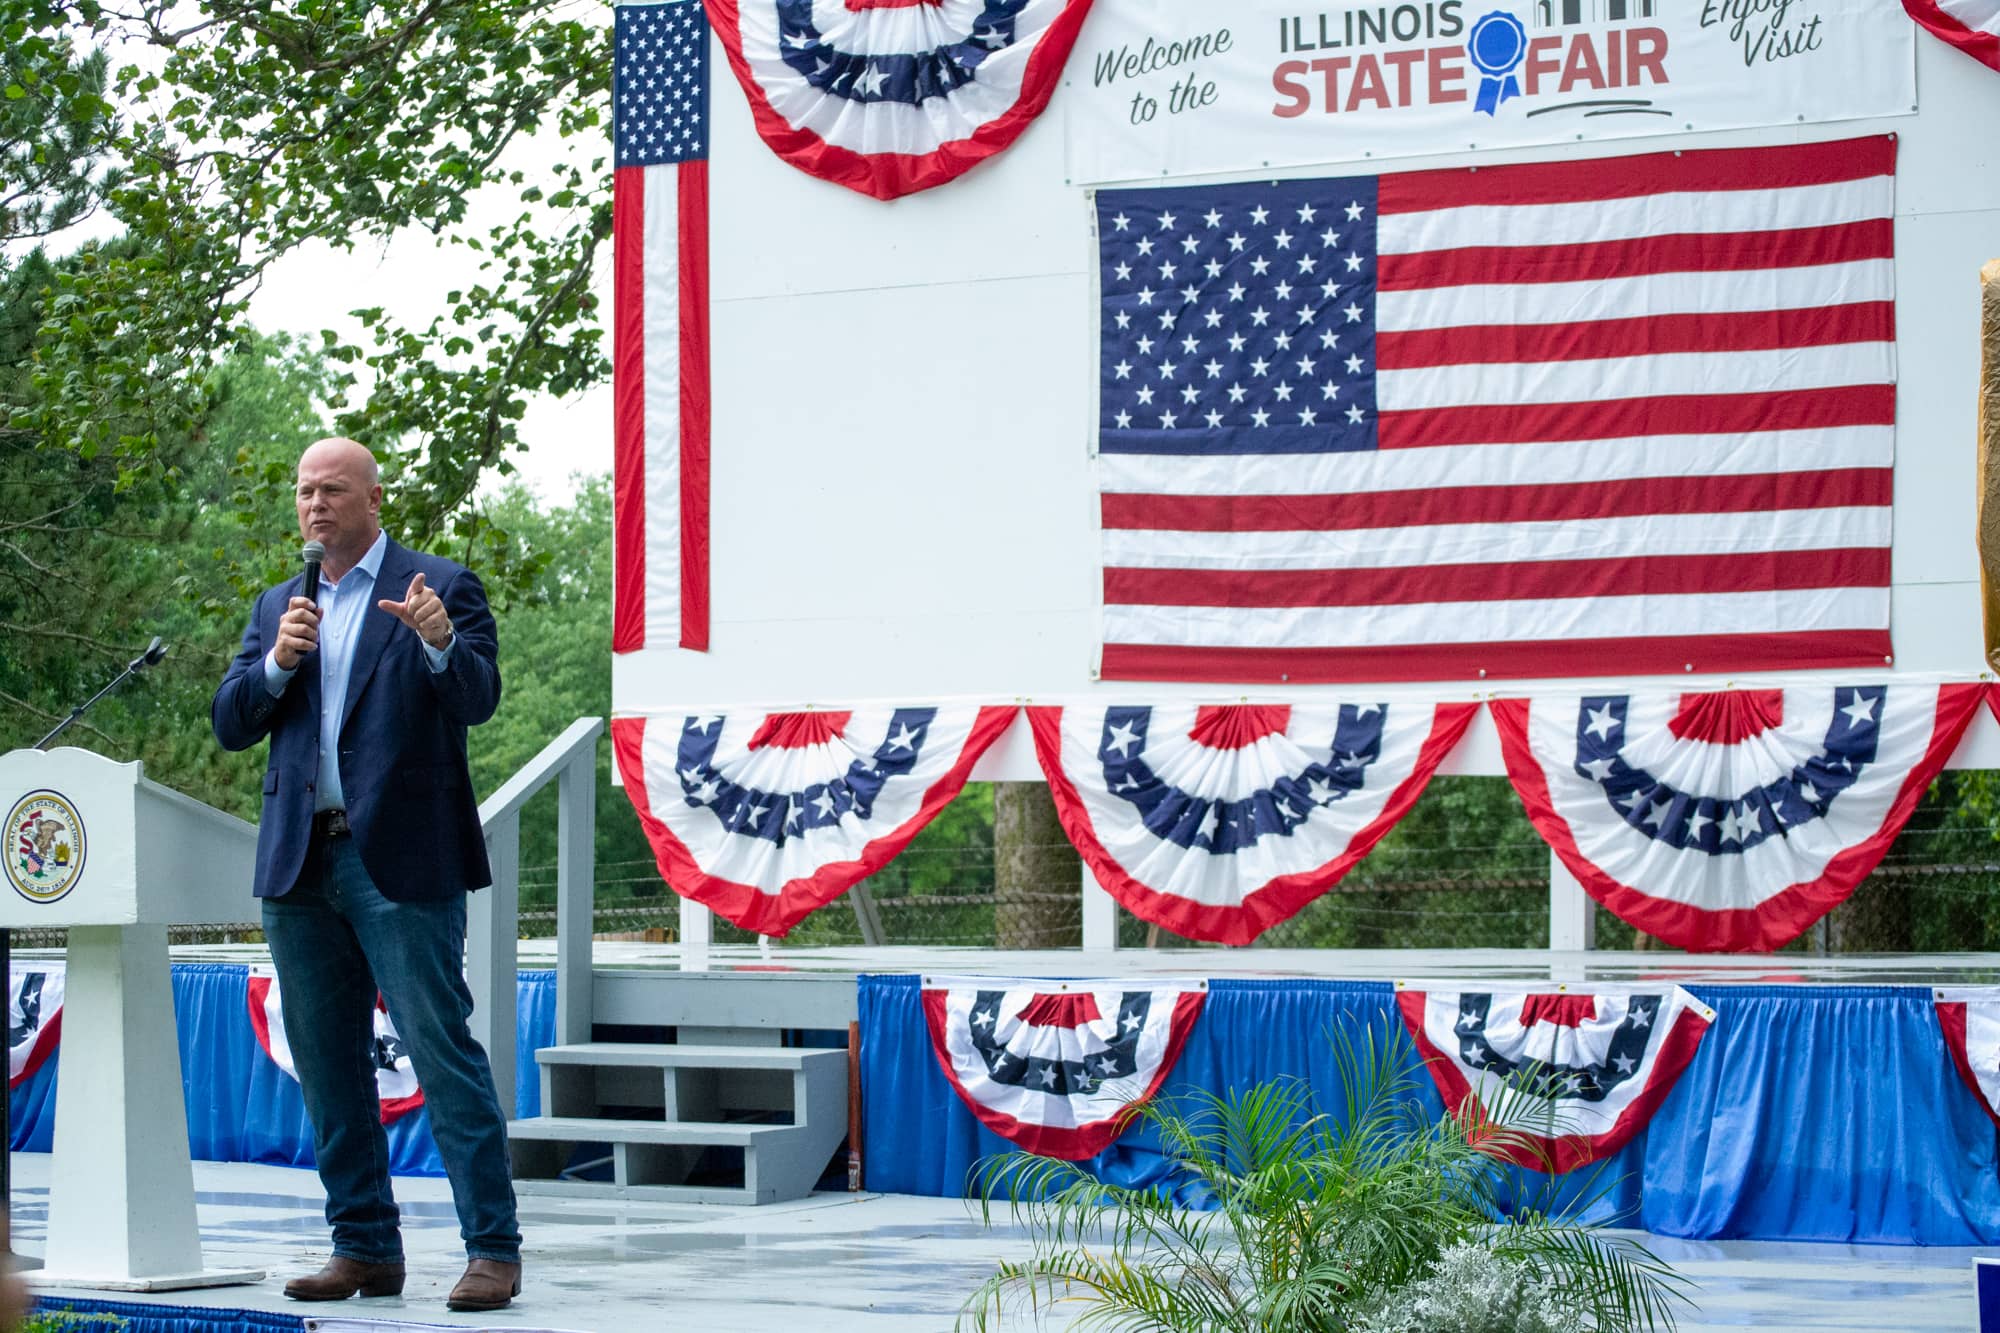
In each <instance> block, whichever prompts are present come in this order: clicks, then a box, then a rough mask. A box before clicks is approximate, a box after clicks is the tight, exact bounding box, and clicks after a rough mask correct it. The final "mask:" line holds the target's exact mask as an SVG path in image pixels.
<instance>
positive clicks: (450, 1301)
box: [444, 1259, 521, 1310]
mask: <svg viewBox="0 0 2000 1333" xmlns="http://www.w3.org/2000/svg"><path fill="white" fill-rule="evenodd" d="M520 1294H521V1265H519V1264H509V1263H502V1262H501V1261H500V1260H498V1259H473V1260H471V1261H469V1262H468V1263H467V1264H466V1265H465V1276H464V1277H462V1278H460V1279H459V1280H458V1285H457V1286H455V1287H453V1288H452V1289H451V1295H449V1296H447V1297H445V1298H444V1308H445V1309H447V1310H498V1309H500V1308H502V1307H503V1306H505V1305H506V1304H507V1302H508V1301H511V1300H513V1299H514V1298H515V1297H516V1296H519V1295H520Z"/></svg>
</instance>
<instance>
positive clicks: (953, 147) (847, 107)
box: [708, 0, 1090, 199]
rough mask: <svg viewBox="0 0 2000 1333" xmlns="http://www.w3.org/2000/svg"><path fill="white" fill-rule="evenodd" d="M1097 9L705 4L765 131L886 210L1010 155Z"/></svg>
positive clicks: (973, 2) (993, 1) (776, 0)
mask: <svg viewBox="0 0 2000 1333" xmlns="http://www.w3.org/2000/svg"><path fill="white" fill-rule="evenodd" d="M1089 11H1090V0H708V17H709V22H710V24H711V25H713V27H714V28H715V33H716V36H718V37H719V38H721V39H722V45H723V49H724V50H725V51H727V52H728V54H729V63H730V65H731V66H732V67H733V68H734V69H735V70H736V77H737V80H738V81H739V82H740V83H742V85H743V91H744V92H745V93H746V94H747V95H748V96H749V99H750V110H751V113H752V114H753V115H754V116H755V117H756V121H757V133H758V134H760V135H762V136H763V138H764V142H765V143H767V144H769V145H770V146H771V149H772V151H773V152H775V153H777V155H778V156H779V157H781V158H783V159H784V160H785V161H787V162H789V163H791V164H792V165H793V166H795V167H797V168H799V170H801V171H804V172H806V173H808V174H810V175H813V176H818V177H819V178H821V179H822V180H829V181H833V182H834V183H835V184H838V185H845V186H847V187H848V188H849V189H851V190H859V191H860V192H861V193H863V194H868V195H873V196H874V197H875V198H877V199H894V198H896V197H897V196H898V195H905V194H911V193H913V192H915V191H917V190H927V189H929V188H930V187H931V186H933V185H942V184H943V183H944V182H946V181H948V180H952V179H953V178H955V177H957V176H959V175H960V174H962V173H963V172H965V171H966V170H967V169H969V168H971V167H974V166H977V165H978V164H979V163H980V162H983V161H985V160H986V159H987V158H989V157H991V156H992V155H993V154H995V153H997V152H1000V151H1001V150H1002V149H1004V148H1006V147H1008V146H1009V145H1010V144H1012V143H1013V142H1014V140H1016V139H1018V138H1019V137H1020V136H1021V132H1022V131H1023V130H1025V129H1026V128H1027V127H1028V125H1029V123H1030V122H1032V121H1033V120H1034V119H1035V117H1036V116H1038V115H1040V114H1041V112H1042V108H1044V107H1046V106H1047V105H1048V102H1049V96H1050V94H1051V93H1053V92H1054V91H1055V86H1056V80H1057V79H1058V78H1060V77H1061V75H1062V70H1063V64H1064V62H1065V61H1067V60H1068V59H1069V53H1070V48H1071V47H1072V46H1074V45H1075V44H1076V34H1077V29H1078V28H1080V27H1082V26H1083V19H1084V15H1085V14H1087V13H1088V12H1089Z"/></svg>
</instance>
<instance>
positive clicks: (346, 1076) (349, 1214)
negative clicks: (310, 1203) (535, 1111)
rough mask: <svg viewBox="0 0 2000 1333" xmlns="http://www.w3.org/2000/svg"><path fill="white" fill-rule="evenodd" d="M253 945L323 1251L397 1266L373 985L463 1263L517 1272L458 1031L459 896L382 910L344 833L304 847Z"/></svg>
mask: <svg viewBox="0 0 2000 1333" xmlns="http://www.w3.org/2000/svg"><path fill="white" fill-rule="evenodd" d="M264 938H265V939H266V940H267V941H268V942H269V944H270V946H271V961H272V963H274V964H275V965H276V966H277V969H278V983H279V985H280V986H281V987H282V988H283V990H284V996H285V1000H284V1015H285V1039H286V1040H287V1041H288V1042H290V1043H291V1047H292V1060H293V1062H294V1064H295V1066H296V1067H297V1069H298V1071H299V1086H300V1087H301V1089H303V1090H304V1093H305V1102H306V1114H307V1115H308V1116H310V1117H311V1118H312V1126H313V1155H314V1157H315V1159H316V1160H317V1161H318V1163H319V1178H320V1181H321V1183H323V1184H324V1185H325V1186H326V1220H327V1223H328V1225H330V1226H331V1227H332V1228H333V1252H334V1253H335V1254H336V1255H341V1256H344V1257H346V1258H350V1259H358V1260H360V1261H362V1262H364V1263H393V1262H395V1261H397V1260H400V1259H401V1258H402V1257H403V1240H402V1234H401V1232H400V1231H399V1230H398V1229H397V1212H396V1200H395V1197H394V1195H392V1194H391V1192H390V1188H389V1137H388V1135H387V1134H386V1133H384V1132H383V1129H382V1114H381V1105H380V1103H379V1102H378V1101H377V1099H376V1092H375V1066H374V1062H373V1060H372V1059H371V1056H370V1051H371V1048H372V1046H373V1042H374V1035H375V1031H374V1009H375V992H376V991H377V990H378V989H379V990H380V991H381V992H382V996H383V998H384V999H385V1000H386V1001H387V1002H388V1005H389V1016H390V1018H391V1019H392V1020H394V1022H395V1024H396V1031H397V1033H398V1034H399V1035H400V1036H401V1037H402V1039H403V1044H404V1046H405V1047H406V1048H407V1049H408V1050H409V1053H410V1063H411V1065H412V1066H413V1067H414V1068H415V1070H416V1075H417V1082H418V1084H419V1085H420V1086H421V1087H422V1088H423V1091H424V1105H425V1107H426V1108H428V1109H429V1111H430V1120H431V1133H432V1135H433V1136H434V1137H435V1138H436V1140H437V1146H438V1156H440V1157H441V1158H443V1159H444V1170H445V1175H446V1176H448V1177H449V1178H450V1180H451V1197H452V1201H453V1202H454V1203H455V1204H456V1205H457V1207H458V1224H459V1233H460V1234H461V1235H462V1236H463V1237H464V1238H465V1252H466V1254H467V1256H468V1257H470V1258H473V1259H499V1260H502V1261H504V1262H507V1263H518V1262H519V1261H520V1258H521V1231H520V1226H519V1223H518V1222H517V1221H516V1218H515V1213H514V1183H513V1179H512V1171H511V1164H510V1162H509V1160H508V1155H507V1122H506V1119H505V1117H504V1116H502V1115H501V1112H500V1102H499V1098H498V1097H496V1096H495V1095H494V1091H493V1071H492V1070H491V1068H489V1067H488V1065H487V1063H486V1052H485V1051H483V1050H481V1049H480V1048H479V1043H478V1042H476V1041H474V1040H473V1038H472V1030H471V1028H470V1027H469V1026H468V1025H467V1022H466V1020H467V1019H468V1018H469V1017H470V1016H471V1014H472V992H471V990H470V989H468V988H467V986H466V984H465V975H464V972H463V970H462V969H463V967H464V963H465V895H464V894H462V893H461V894H459V895H457V896H456V897H453V898H449V899H446V900H444V901H442V902H416V903H401V902H392V901H391V900H389V899H388V898H385V897H383V896H382V891H381V890H380V889H378V888H376V887H375V884H374V881H372V880H371V879H369V877H368V871H367V870H366V869H365V868H364V867H363V866H362V864H361V854H360V853H359V852H358V851H356V850H355V847H354V840H353V839H352V838H346V837H341V838H333V839H329V840H326V841H324V842H321V841H319V840H317V839H316V840H315V841H314V844H313V847H312V850H311V851H310V852H309V853H308V855H307V858H306V866H305V873H304V874H302V875H301V876H300V877H299V882H298V884H297V886H296V887H294V888H293V889H292V891H291V892H290V893H287V894H285V895H284V896H282V897H279V898H266V899H264ZM510 1017H511V1015H510Z"/></svg>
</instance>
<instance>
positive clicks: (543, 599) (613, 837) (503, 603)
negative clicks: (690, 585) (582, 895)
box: [471, 476, 664, 907]
mask: <svg viewBox="0 0 2000 1333" xmlns="http://www.w3.org/2000/svg"><path fill="white" fill-rule="evenodd" d="M574 484H575V487H576V489H575V493H574V494H573V495H572V496H571V497H570V499H569V502H568V503H566V504H555V505H548V506H544V505H540V504H538V503H536V501H535V498H534V496H533V495H531V494H530V493H529V492H528V491H527V490H526V489H524V488H523V487H521V486H519V485H518V484H517V485H510V486H508V487H507V488H506V489H505V490H504V491H502V492H501V493H500V494H499V495H498V496H497V497H496V498H495V499H494V500H493V501H492V503H491V506H490V512H491V516H492V519H493V528H492V530H493V531H495V532H504V533H505V534H506V540H508V541H509V542H512V543H514V544H515V546H516V548H517V549H515V550H514V551H512V552H511V553H509V559H510V561H511V563H513V564H514V565H515V567H517V568H522V569H527V568H532V569H533V571H534V573H533V577H532V580H531V581H529V582H528V583H526V585H525V586H522V587H519V588H516V589H513V590H512V591H509V592H504V593H503V594H502V595H501V597H500V598H499V600H498V602H497V605H496V616H497V619H498V621H499V632H500V680H501V691H500V709H499V711H498V712H497V713H496V714H495V715H494V716H493V719H492V720H491V721H489V722H488V723H486V725H484V726H482V727H479V728H477V729H476V730H475V731H474V732H473V733H472V742H471V750H472V775H473V782H474V784H475V786H477V788H478V789H479V791H480V793H481V794H482V795H488V794H491V793H492V792H493V791H494V790H495V789H497V788H498V787H499V786H500V784H501V783H503V782H505V781H506V780H507V779H508V778H509V777H512V776H513V775H514V773H515V772H516V771H518V770H519V769H520V768H521V766H522V765H523V764H525V763H527V762H528V761H529V760H530V759H532V758H534V756H535V754H536V753H537V752H538V751H540V750H541V748H542V747H543V746H544V745H547V744H548V743H549V742H550V741H551V740H553V739H555V737H556V736H557V735H559V734H560V733H561V732H562V730H563V728H565V727H567V726H568V725H569V724H570V723H572V722H574V721H576V720H577V718H579V717H608V716H610V713H611V652H610V646H611V488H610V484H609V481H608V479H607V478H605V477H602V476H598V477H577V478H575V479H574ZM597 774H598V777H597V848H596V864H597V866H598V867H599V868H600V872H601V874H602V876H603V879H604V880H605V881H606V882H605V883H603V884H602V885H601V886H600V887H599V890H598V902H599V903H600V905H604V906H615V905H616V904H617V903H618V902H619V901H620V900H624V899H630V898H634V897H638V898H648V897H654V896H656V895H658V894H660V893H661V892H662V889H663V887H664V886H663V883H662V881H661V879H660V876H659V871H658V870H657V869H656V868H655V866H654V863H653V856H652V850H651V848H650V846H649V845H648V844H647V842H646V837H645V834H644V832H643V831H642V830H641V829H640V827H639V820H638V816H637V815H636V814H635V813H634V811H633V808H632V803H631V802H630V801H629V800H627V799H626V797H625V794H624V793H623V792H621V791H619V790H617V789H615V788H614V787H613V786H612V785H611V743H610V740H609V739H608V737H607V739H605V740H602V741H600V742H599V744H598V759H597ZM555 799H556V797H555V789H554V788H553V787H550V788H549V789H547V790H546V791H545V792H544V793H543V794H542V795H541V796H538V797H536V798H535V803H533V804H531V806H530V817H527V818H524V819H523V820H522V824H521V864H522V866H523V867H524V872H525V873H524V875H523V881H522V888H521V900H522V905H523V907H539V906H547V905H549V904H551V903H553V902H554V898H555V876H554V870H553V866H554V863H555V859H556V820H555Z"/></svg>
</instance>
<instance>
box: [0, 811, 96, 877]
mask: <svg viewBox="0 0 2000 1333" xmlns="http://www.w3.org/2000/svg"><path fill="white" fill-rule="evenodd" d="M5 828H6V838H7V853H6V861H5V866H6V871H7V882H8V883H9V884H11V885H13V886H14V892H16V893H18V894H20V895H21V896H22V897H23V898H26V899H27V900H28V901H29V902H31V903H52V902H55V901H57V900H58V899H60V898H62V896H63V895H64V894H66V893H68V892H69V891H70V890H71V889H73V888H75V887H76V882H77V880H78V879H79V878H80V877H81V876H82V874H83V858H84V851H85V843H84V833H83V817H82V816H81V815H79V814H77V812H76V807H75V806H74V805H72V804H71V803H70V801H69V800H68V798H66V797H64V796H63V795H62V793H60V792H55V791H50V790H48V789H46V788H44V789H42V790H40V791H31V792H29V793H28V794H27V795H25V796H23V797H22V798H21V799H20V800H18V801H16V802H14V805H13V808H12V809H10V810H8V812H7V822H6V825H5Z"/></svg>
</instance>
